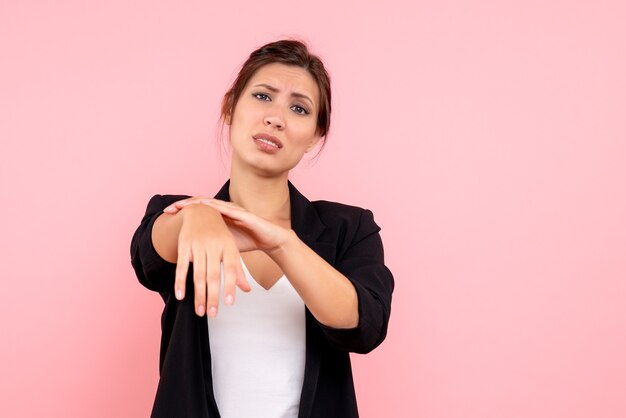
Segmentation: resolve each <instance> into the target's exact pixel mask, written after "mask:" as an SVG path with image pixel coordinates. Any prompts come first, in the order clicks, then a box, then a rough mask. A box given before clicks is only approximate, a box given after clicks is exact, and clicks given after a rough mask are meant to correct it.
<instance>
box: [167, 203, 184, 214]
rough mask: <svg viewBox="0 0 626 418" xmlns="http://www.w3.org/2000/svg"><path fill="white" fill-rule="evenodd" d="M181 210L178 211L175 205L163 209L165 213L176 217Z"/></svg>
mask: <svg viewBox="0 0 626 418" xmlns="http://www.w3.org/2000/svg"><path fill="white" fill-rule="evenodd" d="M179 210H180V209H178V208H177V207H176V206H175V204H172V205H169V206H168V207H166V208H165V209H163V212H164V213H167V214H170V215H174V214H176V213H177V212H178V211H179Z"/></svg>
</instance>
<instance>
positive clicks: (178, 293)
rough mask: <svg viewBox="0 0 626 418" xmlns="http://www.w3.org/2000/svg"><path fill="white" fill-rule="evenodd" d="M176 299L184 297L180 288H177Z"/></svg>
mask: <svg viewBox="0 0 626 418" xmlns="http://www.w3.org/2000/svg"><path fill="white" fill-rule="evenodd" d="M176 299H178V300H182V299H183V291H182V290H180V289H177V290H176Z"/></svg>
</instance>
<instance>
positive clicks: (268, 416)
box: [208, 259, 306, 418]
mask: <svg viewBox="0 0 626 418" xmlns="http://www.w3.org/2000/svg"><path fill="white" fill-rule="evenodd" d="M241 264H242V266H243V270H244V273H245V275H246V278H247V279H248V282H249V283H250V286H251V287H252V290H251V291H250V292H249V293H244V292H241V291H238V292H237V296H236V298H235V304H234V305H231V306H226V305H224V304H223V302H222V301H220V308H219V310H218V314H217V317H215V318H210V317H209V318H208V323H209V346H210V349H211V368H212V372H213V389H214V394H215V400H216V402H217V407H218V409H219V411H220V415H221V416H222V418H241V417H256V418H296V417H297V416H298V407H299V404H300V393H301V392H302V382H303V380H304V363H305V352H306V345H305V344H306V332H305V310H304V302H302V299H301V298H300V296H299V295H298V294H297V293H296V291H295V290H294V288H293V287H292V286H291V283H289V280H288V279H287V277H285V275H283V276H281V278H280V279H279V280H278V281H277V282H276V283H275V284H274V286H272V287H271V288H270V289H269V290H265V289H264V288H263V287H262V286H261V285H259V284H258V283H257V282H256V280H254V278H252V276H251V275H250V272H249V271H248V268H247V267H246V265H245V263H244V262H243V259H242V260H241ZM221 280H222V283H223V280H224V270H223V266H222V271H221ZM221 293H222V292H221V291H220V297H221Z"/></svg>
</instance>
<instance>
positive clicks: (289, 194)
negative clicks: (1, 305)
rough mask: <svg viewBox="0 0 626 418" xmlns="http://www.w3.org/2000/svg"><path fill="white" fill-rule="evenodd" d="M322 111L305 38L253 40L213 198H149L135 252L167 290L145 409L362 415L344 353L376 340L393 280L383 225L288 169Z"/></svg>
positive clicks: (324, 97)
mask: <svg viewBox="0 0 626 418" xmlns="http://www.w3.org/2000/svg"><path fill="white" fill-rule="evenodd" d="M330 110H331V93H330V80H329V77H328V74H327V72H326V70H325V68H324V65H323V64H322V62H321V61H320V59H319V58H318V57H316V56H314V55H312V54H311V53H310V52H309V51H308V50H307V48H306V46H305V45H304V44H302V43H301V42H298V41H292V40H282V41H278V42H274V43H270V44H267V45H265V46H263V47H261V48H259V49H258V50H256V51H254V52H253V53H252V54H251V55H250V57H249V58H248V60H247V61H246V62H245V63H244V65H243V67H242V69H241V71H240V72H239V75H238V77H237V79H236V80H235V82H234V83H233V85H232V87H231V88H230V90H228V92H227V93H226V94H225V96H224V99H223V102H222V118H223V120H224V122H225V123H226V125H227V126H228V131H229V138H230V145H231V148H232V164H231V172H230V179H229V180H228V181H226V183H225V184H224V186H223V187H222V188H221V190H220V191H219V192H218V193H217V194H216V195H215V196H214V197H202V196H196V197H190V196H174V195H163V196H162V195H156V196H154V197H153V198H152V199H151V200H150V202H149V203H148V208H147V210H146V214H145V216H144V218H143V219H142V221H141V224H140V226H139V228H138V229H137V231H136V232H135V234H134V236H133V239H132V243H131V262H132V265H133V267H134V269H135V272H136V274H137V277H138V279H139V281H140V282H141V283H142V284H143V285H144V286H145V287H147V288H148V289H150V290H153V291H156V292H159V293H160V295H161V297H162V298H163V300H164V301H165V308H164V311H163V315H162V318H161V321H162V324H161V325H162V331H163V334H162V341H161V358H160V381H159V386H158V389H157V393H156V399H155V402H154V406H153V410H152V416H153V417H220V416H221V417H222V418H248V417H255V418H259V417H268V418H278V417H294V418H295V417H324V418H331V417H341V418H348V417H356V416H358V412H357V405H356V397H355V393H354V385H353V381H352V372H351V368H350V357H349V353H350V352H357V353H367V352H369V351H371V350H373V349H374V348H375V347H377V346H378V345H379V344H380V343H381V342H382V341H383V339H384V338H385V335H386V333H387V323H388V321H389V313H390V308H391V294H392V291H393V286H394V281H393V277H392V274H391V272H390V271H389V269H388V268H387V267H386V266H385V264H384V260H383V246H382V242H381V239H380V235H379V231H380V228H379V227H378V225H376V223H375V222H374V218H373V214H372V212H371V211H369V210H367V209H362V208H359V207H355V206H349V205H345V204H340V203H335V202H329V201H315V202H310V201H309V200H307V199H306V198H305V197H304V196H303V195H302V194H301V193H300V192H298V190H297V189H296V188H295V187H294V185H293V184H292V183H291V182H290V181H289V180H288V175H289V170H291V169H292V168H293V167H295V166H296V165H297V164H298V162H299V161H300V160H301V159H302V157H303V155H304V154H305V153H306V152H309V151H311V150H312V149H313V148H315V146H316V145H317V143H318V142H319V141H320V140H323V139H324V138H325V136H326V134H327V132H328V128H329V124H330ZM237 288H238V289H239V290H241V291H243V293H242V292H237Z"/></svg>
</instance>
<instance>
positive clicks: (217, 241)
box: [152, 63, 359, 328]
mask: <svg viewBox="0 0 626 418" xmlns="http://www.w3.org/2000/svg"><path fill="white" fill-rule="evenodd" d="M318 103H319V90H318V86H317V84H316V82H315V80H314V79H313V78H312V77H311V75H310V74H309V73H308V72H307V70H305V69H302V68H299V67H294V66H287V65H284V64H279V63H272V64H267V65H265V66H263V67H261V68H260V69H258V70H257V71H256V73H255V74H254V75H253V76H252V78H251V79H250V80H249V81H248V83H247V85H246V87H245V89H244V91H243V92H242V93H241V96H240V97H239V100H238V102H237V104H236V106H235V109H234V111H233V113H232V114H231V115H227V116H226V123H227V124H228V125H229V127H230V143H231V146H232V164H231V173H230V187H229V195H230V199H231V202H225V201H221V200H218V199H213V198H211V197H202V196H197V197H192V198H189V199H185V200H181V201H178V202H176V203H174V204H172V205H170V206H169V207H167V208H166V209H165V210H164V213H163V214H161V215H160V216H159V217H158V219H157V220H156V221H155V223H154V227H153V230H152V241H153V244H154V247H155V249H156V250H157V252H158V253H159V255H161V257H163V258H164V259H166V260H168V261H170V262H173V263H174V262H175V263H177V266H176V279H175V285H174V291H175V295H176V298H177V299H179V300H182V299H183V298H184V297H185V281H186V276H187V271H188V269H189V263H190V262H193V265H194V269H193V270H194V274H193V281H194V293H195V301H194V303H195V310H196V314H197V315H199V316H203V315H204V314H205V313H206V314H207V315H208V316H211V317H214V316H216V315H217V311H218V305H219V289H220V262H221V263H223V268H224V283H223V301H224V304H226V305H231V304H233V303H234V301H235V293H236V288H237V287H239V288H240V289H241V290H242V291H249V290H250V284H249V283H248V282H247V281H246V279H245V275H244V273H243V269H242V266H241V262H240V260H239V257H240V256H241V258H243V260H244V263H245V264H246V267H247V268H248V270H249V271H250V273H251V275H252V277H254V279H255V280H256V281H257V282H258V283H259V284H260V285H261V286H262V287H264V288H265V289H271V287H272V286H273V285H274V284H275V283H276V281H277V280H278V279H279V278H280V277H281V276H282V275H283V274H285V277H286V278H287V279H288V280H289V281H290V283H291V285H292V286H293V288H294V289H295V290H296V292H297V293H298V295H299V296H300V297H301V298H302V300H303V302H304V303H305V304H306V306H307V307H308V309H309V310H310V311H311V313H312V314H313V316H315V318H316V319H317V320H318V321H319V322H321V323H322V324H324V325H326V326H329V327H333V328H352V327H355V326H357V324H358V322H359V315H358V300H357V295H356V290H355V289H354V286H353V285H352V283H351V282H350V281H349V280H348V279H347V278H346V277H345V276H344V275H343V274H341V273H340V272H339V271H337V270H336V269H335V268H334V267H333V266H331V265H330V264H328V263H327V262H326V261H325V260H324V259H322V258H321V257H320V256H318V255H317V254H316V253H315V252H314V251H313V250H311V249H310V248H309V247H308V246H307V245H306V244H305V243H303V242H302V241H301V240H300V239H299V238H298V236H297V235H296V234H295V232H294V231H293V230H292V229H291V208H290V202H289V188H288V185H287V181H288V174H289V170H291V169H292V168H293V167H295V166H296V165H297V164H298V162H299V161H300V160H301V159H302V157H303V155H304V154H305V153H306V152H308V151H310V150H312V149H313V148H314V147H315V145H316V144H317V143H318V141H319V140H320V139H321V138H320V136H319V135H318V134H317V132H318V129H317V124H316V123H317V111H318ZM259 133H266V134H269V135H272V136H274V137H275V138H277V139H278V140H279V141H280V142H281V145H282V147H280V148H279V149H278V151H276V152H267V151H265V150H263V147H262V145H260V144H259V143H258V141H256V140H255V139H254V138H253V137H254V136H255V135H257V134H259ZM302 266H306V268H302ZM257 291H263V290H257ZM207 307H208V308H207Z"/></svg>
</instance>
